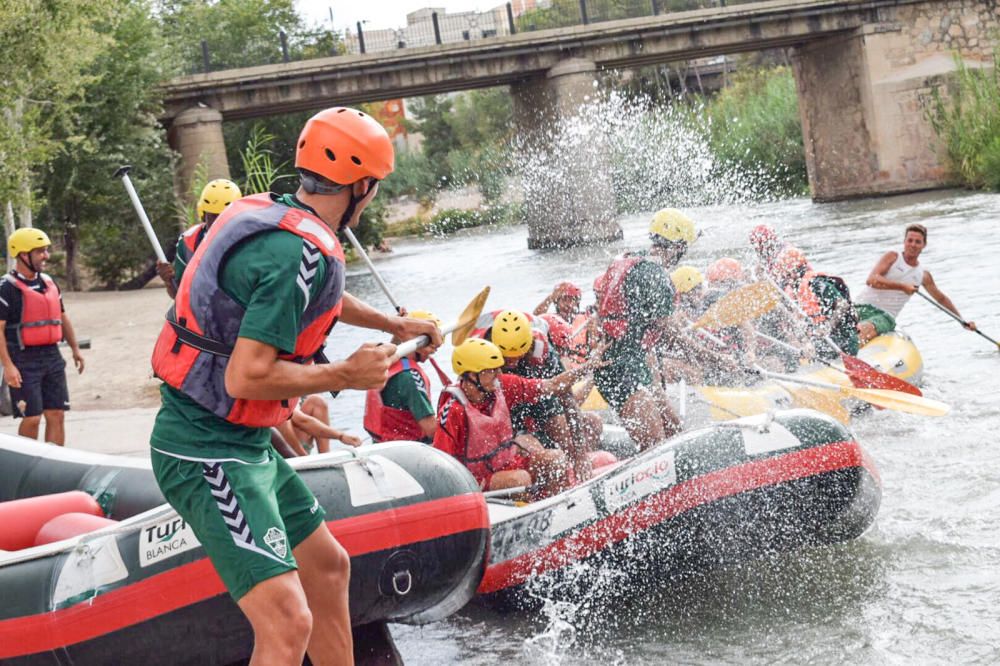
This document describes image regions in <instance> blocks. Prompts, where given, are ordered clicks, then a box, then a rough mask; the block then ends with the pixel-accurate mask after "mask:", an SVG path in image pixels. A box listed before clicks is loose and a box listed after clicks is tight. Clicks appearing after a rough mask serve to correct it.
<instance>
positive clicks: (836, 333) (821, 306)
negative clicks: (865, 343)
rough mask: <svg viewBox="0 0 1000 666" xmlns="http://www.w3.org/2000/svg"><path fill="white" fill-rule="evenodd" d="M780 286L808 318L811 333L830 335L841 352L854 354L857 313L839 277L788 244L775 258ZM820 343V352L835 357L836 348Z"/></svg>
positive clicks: (857, 342)
mask: <svg viewBox="0 0 1000 666" xmlns="http://www.w3.org/2000/svg"><path fill="white" fill-rule="evenodd" d="M774 270H775V272H776V274H777V277H778V280H777V281H778V286H779V287H781V288H782V289H783V290H784V291H785V293H786V294H788V295H789V296H790V297H791V300H792V301H794V303H795V304H796V305H797V309H798V310H800V311H801V313H803V314H804V315H805V316H806V317H807V319H808V322H807V323H808V328H809V334H810V336H817V337H820V338H821V339H822V338H823V337H826V336H829V337H830V338H831V339H832V340H833V343H834V344H836V345H837V347H838V348H839V350H840V351H844V352H846V353H848V354H851V355H854V354H857V353H858V348H859V345H860V341H859V337H858V330H857V325H858V316H857V314H856V313H855V311H854V306H853V305H852V304H851V291H850V289H849V288H848V287H847V284H846V283H845V282H844V280H843V279H842V278H839V277H837V276H835V275H828V274H826V273H821V272H819V271H816V270H814V269H813V267H812V266H811V265H810V264H809V262H808V260H807V259H806V256H805V254H803V253H802V250H800V249H798V248H797V247H794V246H791V245H788V246H786V247H785V248H784V249H782V250H781V251H780V252H779V253H778V256H777V258H776V259H775V261H774ZM827 347H828V345H820V346H819V347H818V351H819V352H820V354H822V355H824V356H828V357H831V358H833V357H836V356H838V355H839V354H838V352H837V350H835V349H828V348H827Z"/></svg>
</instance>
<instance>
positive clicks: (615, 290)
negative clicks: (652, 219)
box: [597, 254, 660, 349]
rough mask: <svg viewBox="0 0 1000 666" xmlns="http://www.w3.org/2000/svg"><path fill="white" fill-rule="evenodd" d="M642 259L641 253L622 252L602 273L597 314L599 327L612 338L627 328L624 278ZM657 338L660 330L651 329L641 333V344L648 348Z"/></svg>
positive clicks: (618, 336) (626, 299)
mask: <svg viewBox="0 0 1000 666" xmlns="http://www.w3.org/2000/svg"><path fill="white" fill-rule="evenodd" d="M643 261H647V259H646V258H645V257H643V256H642V255H636V254H624V255H622V256H620V257H618V258H617V259H615V260H614V261H613V262H611V265H610V266H608V270H607V272H605V274H604V276H605V277H604V280H603V285H602V286H603V289H602V290H601V298H600V301H598V304H597V314H598V316H599V317H600V319H601V328H602V329H603V330H604V332H605V333H606V334H607V335H608V336H609V337H610V338H612V339H614V340H619V339H621V338H622V337H624V335H625V332H626V331H627V330H628V324H629V322H628V315H629V306H628V297H627V296H626V295H625V279H626V278H627V277H628V273H629V271H631V270H632V268H633V267H635V265H636V264H638V263H640V262H643ZM659 339H660V332H659V331H658V330H656V329H651V330H649V331H646V333H645V334H644V335H643V338H642V345H643V347H645V348H646V349H650V348H652V347H653V346H654V345H655V344H656V342H657V341H658V340H659Z"/></svg>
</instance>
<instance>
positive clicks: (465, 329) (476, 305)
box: [451, 287, 490, 347]
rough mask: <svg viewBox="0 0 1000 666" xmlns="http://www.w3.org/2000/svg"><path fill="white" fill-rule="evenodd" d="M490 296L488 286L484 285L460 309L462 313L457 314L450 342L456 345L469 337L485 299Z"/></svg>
mask: <svg viewBox="0 0 1000 666" xmlns="http://www.w3.org/2000/svg"><path fill="white" fill-rule="evenodd" d="M489 296H490V288H489V287H484V288H483V290H482V291H481V292H479V293H478V294H476V297H475V298H473V299H472V300H471V301H470V302H469V304H468V305H466V306H465V309H464V310H462V314H460V315H459V316H458V327H457V328H456V329H455V330H454V331H452V333H451V344H453V345H455V346H456V347H457V346H458V345H460V344H462V343H463V342H465V339H466V338H467V337H469V333H471V332H472V330H473V329H474V328H475V327H476V320H477V319H479V315H480V314H481V313H482V311H483V306H485V305H486V299H487V298H489Z"/></svg>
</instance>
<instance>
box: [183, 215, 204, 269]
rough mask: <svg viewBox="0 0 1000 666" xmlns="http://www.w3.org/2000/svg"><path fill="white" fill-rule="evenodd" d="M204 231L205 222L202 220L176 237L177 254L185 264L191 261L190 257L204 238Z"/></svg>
mask: <svg viewBox="0 0 1000 666" xmlns="http://www.w3.org/2000/svg"><path fill="white" fill-rule="evenodd" d="M204 233H205V223H204V222H202V223H200V224H196V225H194V226H193V227H191V228H190V229H188V230H187V231H185V232H184V233H182V234H181V235H180V237H179V238H178V239H177V256H178V257H180V259H181V261H183V262H184V263H185V264H189V263H191V257H193V256H194V253H195V251H196V250H197V249H198V246H199V245H201V241H202V240H203V239H204Z"/></svg>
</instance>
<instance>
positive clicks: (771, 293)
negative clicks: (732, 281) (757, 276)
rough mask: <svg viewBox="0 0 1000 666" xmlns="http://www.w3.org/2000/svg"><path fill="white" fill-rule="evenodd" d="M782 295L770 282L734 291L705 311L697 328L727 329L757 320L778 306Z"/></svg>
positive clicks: (695, 325) (695, 324) (758, 283)
mask: <svg viewBox="0 0 1000 666" xmlns="http://www.w3.org/2000/svg"><path fill="white" fill-rule="evenodd" d="M780 298H781V296H780V294H778V293H777V291H776V289H775V287H774V285H772V284H771V283H770V282H755V283H753V284H748V285H747V286H745V287H740V288H739V289H734V290H733V291H731V292H729V293H728V294H726V295H725V296H723V297H722V298H720V299H719V300H717V301H716V302H715V303H713V304H712V307H710V308H709V309H708V310H706V311H705V314H703V315H702V316H701V317H700V318H699V319H698V321H696V322H695V323H694V327H695V328H713V329H715V328H726V327H727V326H737V325H739V324H742V323H743V322H745V321H750V320H751V319H756V318H757V317H759V316H761V315H762V314H764V313H765V312H768V311H770V310H771V309H772V308H773V307H774V306H775V305H777V303H778V301H779V299H780Z"/></svg>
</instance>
